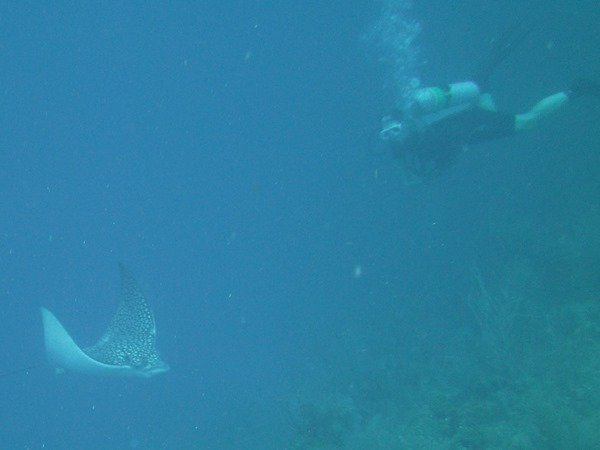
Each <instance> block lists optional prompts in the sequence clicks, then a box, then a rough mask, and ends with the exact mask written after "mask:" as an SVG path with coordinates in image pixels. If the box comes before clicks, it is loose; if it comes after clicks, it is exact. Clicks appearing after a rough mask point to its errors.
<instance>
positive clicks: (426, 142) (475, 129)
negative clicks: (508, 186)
mask: <svg viewBox="0 0 600 450" xmlns="http://www.w3.org/2000/svg"><path fill="white" fill-rule="evenodd" d="M515 132H516V131H515V115H514V114H507V113H500V112H493V111H488V110H485V109H482V108H478V107H476V108H469V109H466V110H464V111H460V112H457V113H454V114H451V115H449V116H447V117H445V118H443V119H441V120H439V121H437V122H434V123H431V124H429V125H427V126H425V127H424V128H423V129H422V130H414V131H413V132H412V133H411V134H409V135H408V136H407V137H406V139H405V140H404V141H402V142H401V143H400V142H399V143H397V144H396V145H395V146H394V155H395V156H396V157H397V158H398V159H400V160H401V161H402V162H403V164H404V166H405V168H406V169H407V170H408V171H409V172H410V173H411V174H412V175H415V176H416V177H419V178H421V179H422V178H430V177H432V176H435V175H438V174H439V173H440V172H442V171H444V170H445V169H446V168H448V167H449V166H450V165H452V163H454V161H455V160H456V159H457V158H458V156H459V155H460V154H461V153H462V152H463V151H464V148H465V146H468V145H470V144H477V143H480V142H484V141H490V140H493V139H498V138H502V137H507V136H511V135H513V134H515Z"/></svg>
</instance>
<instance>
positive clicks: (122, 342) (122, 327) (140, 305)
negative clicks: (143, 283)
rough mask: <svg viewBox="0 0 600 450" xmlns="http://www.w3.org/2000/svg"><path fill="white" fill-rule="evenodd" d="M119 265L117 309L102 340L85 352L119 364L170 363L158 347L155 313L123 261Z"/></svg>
mask: <svg viewBox="0 0 600 450" xmlns="http://www.w3.org/2000/svg"><path fill="white" fill-rule="evenodd" d="M119 269H120V274H121V290H122V293H121V303H120V304H119V307H118V309H117V313H116V314H115V316H114V318H113V320H112V322H111V324H110V326H109V327H108V329H107V330H106V332H105V333H104V335H103V336H102V338H101V339H100V340H99V341H98V343H97V344H96V345H94V346H93V347H88V348H86V349H84V352H85V353H86V354H87V355H88V356H90V357H91V358H93V359H94V360H96V361H99V362H101V363H104V364H110V365H115V366H131V367H135V368H152V367H159V366H166V364H165V363H163V362H162V361H161V360H160V355H159V353H158V351H157V350H156V326H155V323H154V314H152V311H151V309H150V307H149V306H148V304H147V303H146V299H145V298H144V294H143V293H142V291H141V290H140V288H139V286H138V284H137V282H136V281H135V279H134V278H133V276H131V274H130V273H129V271H128V270H127V269H126V268H125V267H124V266H123V265H119Z"/></svg>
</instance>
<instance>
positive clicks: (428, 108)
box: [413, 81, 481, 114]
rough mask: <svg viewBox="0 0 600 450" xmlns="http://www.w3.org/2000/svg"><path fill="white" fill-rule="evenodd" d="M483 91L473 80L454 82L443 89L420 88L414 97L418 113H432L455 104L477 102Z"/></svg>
mask: <svg viewBox="0 0 600 450" xmlns="http://www.w3.org/2000/svg"><path fill="white" fill-rule="evenodd" d="M480 95H481V92H480V90H479V86H477V84H475V83H474V82H472V81H462V82H460V83H452V84H450V85H448V86H447V87H446V89H443V88H441V87H438V86H432V87H426V88H421V89H418V90H417V91H416V92H415V94H414V97H413V102H414V103H413V108H414V109H415V112H416V113H417V114H430V113H434V112H438V111H441V110H443V109H446V108H451V107H453V106H459V105H466V104H476V103H477V102H478V101H479V96H480Z"/></svg>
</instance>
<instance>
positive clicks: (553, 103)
mask: <svg viewBox="0 0 600 450" xmlns="http://www.w3.org/2000/svg"><path fill="white" fill-rule="evenodd" d="M568 101H569V95H568V94H567V93H566V92H559V93H558V94H554V95H550V96H549V97H546V98H543V99H542V100H540V101H539V102H538V103H536V104H535V106H534V107H533V108H531V109H530V110H529V111H527V112H526V113H523V114H517V115H516V116H515V130H516V131H525V130H532V129H533V128H535V127H537V126H538V124H539V122H540V121H541V120H542V119H544V118H545V117H548V116H549V115H551V114H553V113H554V112H556V111H558V110H559V109H561V108H562V107H563V106H564V105H565V104H566V103H567V102H568Z"/></svg>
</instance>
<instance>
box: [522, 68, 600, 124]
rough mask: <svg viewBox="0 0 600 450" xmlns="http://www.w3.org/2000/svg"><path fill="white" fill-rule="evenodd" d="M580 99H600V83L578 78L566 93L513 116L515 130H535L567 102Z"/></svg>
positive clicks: (546, 99) (547, 99)
mask: <svg viewBox="0 0 600 450" xmlns="http://www.w3.org/2000/svg"><path fill="white" fill-rule="evenodd" d="M580 97H596V98H600V82H597V81H594V80H588V79H585V78H580V79H578V80H575V82H574V83H573V85H572V86H571V88H570V89H569V90H568V91H564V92H559V93H558V94H554V95H551V96H549V97H546V98H544V99H542V100H541V101H539V102H538V103H537V104H536V105H535V106H534V107H533V108H531V110H530V111H528V112H526V113H523V114H517V115H516V116H515V130H516V131H524V130H531V129H533V128H535V127H536V126H537V125H538V123H539V122H540V121H541V120H542V119H544V118H545V117H548V116H549V115H551V114H553V113H554V112H556V111H558V110H559V109H561V108H562V107H563V106H564V105H565V104H566V103H567V102H568V101H569V100H572V99H575V98H580Z"/></svg>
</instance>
